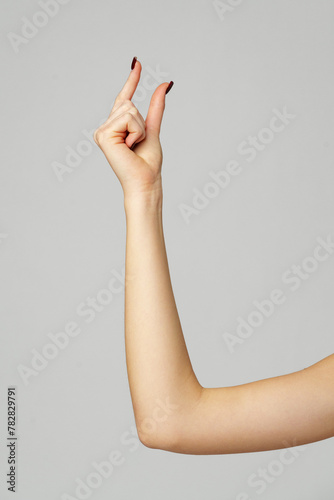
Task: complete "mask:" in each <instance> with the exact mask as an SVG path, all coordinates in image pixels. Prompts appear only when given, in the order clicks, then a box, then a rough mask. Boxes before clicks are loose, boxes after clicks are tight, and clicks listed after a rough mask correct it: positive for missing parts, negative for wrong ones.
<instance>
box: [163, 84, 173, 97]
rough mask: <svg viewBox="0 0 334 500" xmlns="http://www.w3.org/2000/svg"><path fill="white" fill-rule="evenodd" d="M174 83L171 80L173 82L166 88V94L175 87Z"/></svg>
mask: <svg viewBox="0 0 334 500" xmlns="http://www.w3.org/2000/svg"><path fill="white" fill-rule="evenodd" d="M173 85H174V82H173V81H171V82H170V83H169V85H168V87H167V88H166V94H165V95H167V94H168V92H169V91H170V89H171V88H172V87H173Z"/></svg>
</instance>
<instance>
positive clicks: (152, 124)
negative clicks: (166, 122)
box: [145, 82, 174, 141]
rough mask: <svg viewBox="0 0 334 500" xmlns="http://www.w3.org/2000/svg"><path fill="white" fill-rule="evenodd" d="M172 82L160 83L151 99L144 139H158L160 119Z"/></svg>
mask: <svg viewBox="0 0 334 500" xmlns="http://www.w3.org/2000/svg"><path fill="white" fill-rule="evenodd" d="M173 84H174V82H170V83H168V84H167V83H162V84H161V85H159V87H157V88H156V89H155V91H154V93H153V95H152V97H151V102H150V106H149V108H148V112H147V117H146V120H145V125H146V127H145V128H146V139H147V140H149V141H150V139H154V140H156V139H159V135H160V129H161V122H162V117H163V114H164V110H165V97H166V93H167V92H169V91H170V89H171V88H172V86H173Z"/></svg>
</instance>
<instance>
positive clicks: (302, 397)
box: [94, 60, 334, 455]
mask: <svg viewBox="0 0 334 500" xmlns="http://www.w3.org/2000/svg"><path fill="white" fill-rule="evenodd" d="M141 69H142V67H141V63H140V62H139V61H138V60H137V61H136V63H135V66H134V68H133V70H131V71H130V74H129V76H128V79H127V81H126V82H125V84H124V86H123V88H122V89H121V91H120V93H119V94H118V96H117V97H116V99H115V102H114V106H113V108H112V110H111V113H110V115H109V117H108V119H107V121H106V122H105V123H104V124H103V125H101V126H100V127H99V128H98V129H97V130H96V131H95V133H94V139H95V141H96V143H97V144H98V146H99V147H100V148H101V150H102V151H103V153H104V154H105V156H106V159H107V160H108V162H109V164H110V166H111V167H112V169H113V171H114V173H115V174H116V176H117V178H118V180H119V181H120V183H121V186H122V189H123V193H124V209H125V216H126V260H125V350H126V364H127V373H128V380H129V388H130V394H131V399H132V405H133V411H134V416H135V422H136V426H137V430H138V436H139V439H140V441H141V442H142V443H143V444H144V445H145V446H147V447H148V448H153V449H161V450H166V451H171V452H175V453H184V454H195V455H209V454H227V453H246V452H255V451H266V450H275V449H282V448H285V447H291V446H299V445H303V444H307V443H312V442H315V441H321V440H323V439H328V438H331V437H333V436H334V354H331V355H329V356H327V357H326V358H324V359H322V360H320V361H318V362H317V363H315V364H313V365H311V366H308V367H307V368H305V369H303V370H300V371H296V372H293V373H289V374H287V375H281V376H278V377H272V378H267V379H263V380H257V381H255V382H250V383H245V384H242V385H236V386H230V387H214V388H209V387H203V386H202V385H201V384H200V383H199V381H198V380H197V377H196V375H195V373H194V370H193V367H192V364H191V360H190V358H189V355H188V351H187V347H186V343H185V340H184V336H183V331H182V327H181V323H180V319H179V315H178V311H177V307H176V303H175V299H174V294H173V289H172V284H171V278H170V273H169V267H168V260H167V254H166V247H165V241H164V232H163V224H162V201H163V196H162V194H163V189H162V178H161V169H162V148H161V144H160V129H161V123H162V118H163V114H164V110H165V101H166V95H165V92H166V89H167V88H168V85H169V82H166V83H162V84H161V85H159V86H158V87H157V88H156V90H155V91H154V93H153V95H152V98H151V102H150V106H149V109H148V113H147V117H146V120H145V119H144V118H143V117H142V115H141V114H140V113H139V111H138V109H137V108H136V107H135V105H134V104H133V103H132V101H131V99H132V97H133V95H134V93H135V90H136V88H137V85H138V83H139V80H140V75H141ZM167 99H168V98H167ZM134 144H135V145H134ZM133 145H134V146H133ZM131 147H133V148H132V149H130V148H131Z"/></svg>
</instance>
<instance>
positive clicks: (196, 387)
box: [125, 189, 202, 449]
mask: <svg viewBox="0 0 334 500" xmlns="http://www.w3.org/2000/svg"><path fill="white" fill-rule="evenodd" d="M125 213H126V225H127V232H126V262H125V349H126V363H127V371H128V379H129V386H130V393H131V398H132V404H133V409H134V414H135V419H136V424H137V427H138V434H139V436H140V438H141V439H142V441H143V442H144V443H145V444H148V445H152V444H153V446H154V444H155V443H158V442H162V443H164V444H163V446H164V448H165V449H166V448H167V447H168V442H169V441H171V440H172V439H173V436H176V433H177V430H178V424H179V423H180V419H181V420H182V418H183V417H184V416H187V415H188V414H189V412H190V411H191V408H192V407H194V406H195V405H196V403H197V401H198V400H199V397H200V395H201V391H202V387H201V386H200V384H199V382H198V381H197V378H196V376H195V374H194V371H193V368H192V365H191V361H190V359H189V355H188V351H187V347H186V344H185V340H184V337H183V333H182V328H181V324H180V320H179V316H178V312H177V307H176V304H175V299H174V294H173V290H172V285H171V280H170V274H169V267H168V261H167V255H166V247H165V241H164V234H163V224H162V189H161V191H159V190H157V191H155V192H154V193H152V194H150V195H144V196H139V197H137V199H136V200H127V201H125ZM161 402H162V403H163V404H162V405H161V404H160V403H161ZM161 407H162V408H161ZM166 407H167V409H166ZM159 408H161V409H159Z"/></svg>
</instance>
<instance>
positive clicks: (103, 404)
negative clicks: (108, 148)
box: [0, 0, 334, 500]
mask: <svg viewBox="0 0 334 500" xmlns="http://www.w3.org/2000/svg"><path fill="white" fill-rule="evenodd" d="M42 3H43V2H42ZM53 3H54V2H53ZM63 3H64V5H59V4H57V5H58V7H59V9H58V12H55V7H53V14H54V15H53V17H52V16H51V14H47V15H46V16H47V17H45V14H44V16H43V15H42V16H41V15H40V14H38V13H40V12H45V9H43V8H42V7H41V5H40V3H39V2H37V1H18V2H15V3H14V4H13V3H12V2H2V3H1V7H0V13H1V30H2V38H1V53H2V69H3V79H2V84H1V104H2V113H1V123H2V132H1V136H2V148H1V155H2V158H1V171H0V175H1V180H0V189H1V199H0V207H1V208H0V235H1V237H0V265H1V302H0V303H1V346H2V348H1V353H0V356H1V359H0V375H1V392H0V395H1V404H0V406H1V422H2V425H1V442H0V445H1V449H0V460H1V464H0V465H1V467H0V468H1V471H2V472H1V480H0V497H1V498H2V499H4V500H5V499H7V498H8V499H9V498H13V494H9V493H7V491H6V485H5V473H6V472H7V463H6V458H7V452H6V447H5V438H6V391H7V387H8V386H10V385H13V384H14V385H16V386H17V392H18V394H17V404H18V411H19V415H18V417H19V418H18V435H19V440H18V480H17V488H18V491H17V493H16V496H15V498H17V500H39V499H43V500H45V499H48V500H53V499H57V500H58V499H68V498H72V499H73V498H79V497H78V496H76V495H75V488H76V484H77V483H76V480H77V479H78V478H80V479H81V480H83V481H84V480H85V478H86V477H87V476H88V475H89V474H91V473H92V472H94V471H95V469H94V467H93V465H92V464H93V462H98V463H100V462H102V461H105V460H107V459H108V456H109V454H110V453H111V452H112V451H114V450H119V451H120V452H121V454H122V456H123V463H122V465H119V466H115V468H114V470H113V472H112V474H111V476H110V477H109V478H106V479H103V482H102V484H101V485H100V486H99V487H98V488H95V489H92V493H91V495H90V496H89V498H92V499H94V500H100V499H101V500H102V499H104V500H105V499H107V498H117V499H135V498H136V499H137V498H140V499H144V498H145V499H147V498H159V499H160V500H165V499H166V500H167V499H170V498H175V499H177V500H179V499H180V500H181V499H182V500H183V499H188V498H189V499H193V500H195V499H196V500H199V499H201V500H202V499H203V498H209V499H210V500H221V499H224V500H254V499H257V498H259V497H262V498H265V499H266V500H281V499H282V498H284V499H285V500H315V499H316V500H331V499H332V498H333V494H334V480H333V466H334V447H333V439H328V440H324V441H322V442H318V443H313V444H310V445H307V446H306V447H305V448H302V449H300V448H301V447H297V448H295V450H296V451H297V452H298V455H297V456H296V457H295V460H294V461H293V462H292V463H291V464H289V465H284V466H283V470H282V468H281V469H280V468H279V464H278V465H277V461H279V460H280V451H279V450H276V451H269V452H259V453H248V454H247V453H246V454H234V455H215V456H191V455H181V454H175V453H170V452H164V451H161V450H150V449H147V448H145V447H144V446H143V445H142V444H141V443H140V442H139V441H138V440H137V439H136V438H135V437H134V435H133V434H132V441H129V439H128V437H129V436H130V434H131V433H132V431H133V428H134V417H133V411H132V404H131V399H130V393H129V387H128V381H127V373H126V365H125V350H124V332H123V327H124V323H123V314H124V287H121V288H120V289H119V290H120V291H119V293H114V295H113V297H112V300H111V302H110V303H109V304H108V305H105V306H103V307H102V310H101V311H100V312H96V315H95V317H94V319H93V321H91V322H90V323H88V322H87V321H86V320H87V319H88V317H87V316H79V315H78V313H77V307H78V305H79V304H80V303H82V302H85V301H86V300H87V298H88V297H97V296H99V297H102V296H103V292H102V293H101V294H100V295H98V294H99V292H101V290H102V289H104V288H106V285H107V284H108V281H109V280H110V279H111V277H112V274H111V273H112V272H113V271H114V272H116V273H117V272H118V273H121V271H122V267H123V265H124V260H125V217H124V210H123V199H122V190H121V187H120V185H119V183H118V180H117V178H116V177H115V175H114V174H113V172H112V170H111V168H110V167H109V165H108V163H107V161H106V159H105V158H104V156H103V154H102V152H101V151H100V150H99V149H98V147H97V146H96V145H93V144H92V142H89V139H88V138H87V137H88V135H89V133H90V132H89V133H88V135H87V136H85V131H91V133H90V135H92V131H93V130H94V129H95V128H97V127H98V125H99V124H100V123H101V122H102V121H104V120H105V118H106V117H107V116H108V114H109V112H110V109H111V106H112V103H113V101H114V98H115V97H116V95H117V93H118V92H119V90H120V89H121V87H122V86H123V84H124V82H125V80H126V78H127V76H128V74H129V70H130V64H131V60H132V57H133V56H137V57H138V59H139V60H140V61H141V63H142V66H143V72H142V79H144V77H145V75H151V76H147V77H146V80H145V82H146V83H143V84H142V85H141V87H140V88H139V89H138V92H136V94H135V96H134V99H133V101H134V102H135V103H136V105H137V106H138V109H139V110H140V112H141V113H142V114H143V116H144V117H145V116H146V112H147V109H148V105H149V100H150V97H151V95H152V88H153V87H154V88H155V87H156V86H157V85H158V84H159V83H160V81H154V79H153V77H152V70H154V71H156V70H157V68H158V69H159V70H160V71H162V72H164V73H165V76H163V77H162V80H161V81H169V80H174V82H175V85H174V88H173V89H172V91H171V92H170V94H169V95H168V96H167V105H166V110H165V115H164V120H163V127H162V132H161V142H162V145H163V151H164V163H163V184H164V228H165V238H166V244H167V251H168V257H169V264H170V270H171V277H172V283H173V289H174V293H175V298H176V302H177V305H178V310H179V314H180V318H181V323H182V326H183V330H184V336H185V339H186V343H187V346H188V350H189V353H190V357H191V360H192V363H193V367H194V370H195V372H196V375H197V377H198V379H199V381H200V382H201V384H202V385H204V386H206V387H219V386H229V385H237V384H242V383H247V382H251V381H254V380H259V379H263V378H267V377H273V376H277V375H282V374H286V373H291V372H293V371H297V370H301V369H303V368H304V367H307V366H309V365H311V364H313V363H316V362H317V361H319V360H320V359H322V358H324V357H326V356H328V355H329V354H331V353H332V352H334V337H333V327H334V321H333V313H332V311H333V290H334V285H333V283H334V280H333V278H334V255H330V257H329V258H328V260H326V261H324V262H321V263H319V266H318V267H317V269H316V270H315V271H314V272H312V273H310V274H309V276H308V278H307V279H306V278H305V279H302V280H301V282H300V287H299V288H298V290H296V291H291V289H290V286H288V285H287V284H286V283H284V282H283V281H282V275H283V274H284V272H291V271H290V270H291V266H293V265H298V264H300V263H302V262H303V259H306V258H308V257H310V256H312V254H313V250H314V248H315V247H316V245H317V238H318V237H322V238H326V237H327V236H328V235H331V237H332V238H333V239H334V228H333V209H334V201H333V193H332V191H333V180H334V175H333V149H334V142H333V116H334V99H333V88H334V72H333V48H334V30H333V19H334V17H333V16H334V2H332V1H330V0H327V1H325V0H313V1H311V0H303V1H300V0H299V1H294V2H291V1H289V0H279V1H271V2H268V1H267V0H258V1H255V0H244V1H240V2H238V1H236V0H234V1H232V0H226V1H225V2H224V3H225V6H228V7H229V9H228V10H227V11H226V14H225V15H224V16H223V15H219V13H218V11H217V9H216V8H215V6H214V4H213V2H211V1H204V0H197V1H190V0H187V1H183V2H179V1H176V0H173V1H170V2H165V1H161V0H158V1H157V0H154V1H153V0H151V1H148V0H145V1H134V0H132V1H129V0H124V1H122V2H120V1H118V2H116V1H102V0H99V1H96V0H95V1H94V2H93V1H88V0H83V1H80V2H79V1H78V0H70V1H68V2H63ZM50 9H51V7H50V4H49V12H51V10H50ZM220 14H222V11H221V10H220ZM27 20H28V21H30V22H32V20H34V21H36V23H37V24H40V25H43V23H44V26H41V27H39V28H38V29H37V32H36V33H35V34H34V36H32V35H30V36H31V37H30V38H25V40H26V43H24V42H22V40H21V41H19V42H17V43H18V45H17V46H16V50H15V48H14V44H13V42H12V41H11V38H10V37H12V40H13V35H9V34H10V33H15V34H16V35H20V36H23V35H22V30H23V29H24V26H25V23H26V22H27ZM30 33H31V32H30ZM26 35H27V32H26ZM28 35H29V33H28ZM17 40H18V39H17ZM145 85H146V87H145ZM284 107H286V109H287V110H288V112H289V113H291V114H293V115H294V116H295V118H293V119H292V120H291V122H290V123H289V124H288V125H287V126H286V127H285V128H284V130H283V131H282V132H280V133H275V136H274V138H273V140H272V141H271V142H270V143H268V144H267V145H266V147H265V148H264V149H263V151H259V152H258V154H257V155H256V158H255V159H254V161H251V162H248V161H247V156H246V155H242V154H241V153H240V152H238V147H239V145H240V143H241V142H242V141H244V140H247V138H248V136H249V135H257V134H258V133H259V131H261V130H262V129H263V128H264V127H267V126H268V124H269V122H270V119H271V118H272V116H273V111H272V110H273V109H274V108H276V109H279V110H283V108H284ZM84 140H86V143H82V142H81V141H84ZM91 140H92V138H91ZM68 148H69V149H68ZM71 148H72V149H71ZM80 148H81V149H80ZM85 148H86V149H85ZM69 150H80V151H81V153H82V154H80V155H79V156H78V157H77V160H76V162H77V166H76V167H73V168H72V169H71V171H70V172H66V173H64V175H63V176H61V180H62V182H61V180H59V178H57V175H56V173H55V164H56V163H55V162H58V163H59V164H63V165H65V166H67V168H68V169H69V163H68V162H67V160H68V159H67V160H66V155H67V153H68V151H69ZM84 154H85V156H84ZM229 160H237V161H238V162H239V164H240V165H241V167H242V172H241V173H240V174H239V175H238V176H235V177H234V178H233V179H232V180H231V182H230V184H229V185H228V186H227V187H226V188H225V189H221V190H220V192H219V194H218V195H217V196H216V197H215V198H212V199H210V200H209V202H208V204H207V206H206V207H205V208H203V209H202V210H200V211H199V213H198V214H197V215H193V216H192V217H191V218H190V220H189V223H188V224H187V223H186V221H185V220H184V218H183V217H182V214H181V210H180V205H181V204H182V203H184V204H187V205H189V206H190V205H192V199H193V197H194V189H195V188H197V189H198V190H199V191H201V192H203V190H204V189H205V186H206V184H207V183H208V182H209V181H211V178H210V176H209V172H210V171H211V170H215V171H219V170H222V169H225V166H226V164H227V162H228V161H229ZM275 288H280V289H281V290H282V291H283V292H284V294H285V297H286V300H285V303H284V304H282V305H280V306H278V307H276V309H275V311H274V313H273V314H272V315H271V316H270V317H268V318H266V319H265V321H264V322H263V324H262V325H261V326H259V327H257V328H255V329H254V332H253V334H252V335H251V336H249V338H247V339H245V340H244V342H243V343H242V344H238V345H237V346H236V347H235V350H234V352H230V351H229V349H228V347H227V343H226V341H225V340H224V337H223V334H224V332H229V333H235V331H236V326H237V318H238V317H239V316H241V317H243V318H246V317H247V316H248V315H249V314H250V312H251V311H252V310H254V305H253V301H255V300H264V299H266V298H268V297H269V295H270V293H271V292H272V290H274V289H275ZM104 297H105V296H104ZM71 321H75V322H77V324H78V325H79V327H80V332H81V333H80V334H79V335H77V336H76V337H75V338H71V339H70V341H69V344H68V345H67V347H66V348H65V349H63V350H59V351H58V354H57V355H56V357H55V358H54V359H51V360H49V361H48V362H47V366H46V367H45V368H44V369H43V370H41V371H40V372H37V374H36V375H34V376H30V377H29V378H28V381H27V384H24V383H23V379H22V377H21V376H20V375H19V372H18V366H19V365H25V366H26V367H30V368H31V362H32V358H33V354H32V350H33V349H36V350H37V351H38V352H42V349H43V348H44V347H45V345H46V344H48V343H50V338H49V337H48V334H49V333H50V332H52V333H54V334H55V333H58V332H62V331H63V329H64V327H65V325H66V324H67V323H69V322H71ZM298 450H299V451H298ZM289 456H291V454H290V455H289ZM275 467H276V468H275ZM259 468H266V469H268V470H271V471H273V473H275V471H276V473H277V475H276V477H274V476H273V475H272V474H271V478H272V481H271V482H266V483H265V490H264V492H263V493H260V492H259V490H260V488H259V487H254V486H251V485H250V484H249V482H248V481H249V478H250V477H251V476H252V475H254V474H255V475H257V474H258V471H259ZM65 493H66V494H67V495H69V496H65ZM87 495H88V494H87ZM87 497H88V496H87Z"/></svg>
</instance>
